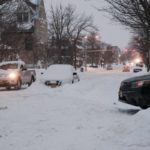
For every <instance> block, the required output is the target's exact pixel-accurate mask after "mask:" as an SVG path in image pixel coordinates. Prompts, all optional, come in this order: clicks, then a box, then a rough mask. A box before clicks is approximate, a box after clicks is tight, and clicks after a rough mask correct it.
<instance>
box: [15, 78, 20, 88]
mask: <svg viewBox="0 0 150 150" xmlns="http://www.w3.org/2000/svg"><path fill="white" fill-rule="evenodd" d="M15 89H16V90H20V89H21V80H18V81H17V84H16V86H15Z"/></svg>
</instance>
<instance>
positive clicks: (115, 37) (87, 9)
mask: <svg viewBox="0 0 150 150" xmlns="http://www.w3.org/2000/svg"><path fill="white" fill-rule="evenodd" d="M44 1H45V4H46V10H48V9H49V6H50V5H51V4H54V5H55V4H60V3H61V4H64V5H67V4H68V3H69V4H73V5H75V6H76V9H77V11H78V12H81V13H82V12H84V13H85V14H86V15H92V16H93V17H94V22H95V24H96V25H97V27H98V28H99V30H100V31H99V32H100V36H101V38H102V41H104V42H107V43H110V44H112V45H117V46H119V47H120V48H121V49H123V48H125V47H126V46H127V45H128V42H129V40H130V38H131V34H130V33H129V30H127V29H125V27H124V26H121V25H120V24H119V23H115V22H113V21H112V20H111V19H110V18H111V17H108V16H107V17H106V14H105V13H103V12H98V11H97V10H96V9H94V7H93V6H96V7H99V8H102V7H103V6H105V5H106V3H105V2H104V0H44Z"/></svg>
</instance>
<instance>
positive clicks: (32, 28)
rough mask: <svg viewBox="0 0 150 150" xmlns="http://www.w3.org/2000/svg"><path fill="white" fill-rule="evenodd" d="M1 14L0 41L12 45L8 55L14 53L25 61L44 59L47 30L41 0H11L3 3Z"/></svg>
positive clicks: (35, 61)
mask: <svg viewBox="0 0 150 150" xmlns="http://www.w3.org/2000/svg"><path fill="white" fill-rule="evenodd" d="M0 8H1V7H0ZM1 14H2V15H1V16H3V18H5V20H4V21H3V22H4V26H3V27H2V28H3V30H1V31H2V32H1V41H2V43H4V44H6V45H9V46H11V47H12V49H13V50H12V49H11V51H10V52H9V54H10V56H15V55H14V54H16V56H19V57H20V58H21V59H22V60H24V61H25V62H26V63H37V61H38V60H42V61H44V59H45V56H46V45H47V41H48V30H47V19H46V13H45V7H44V2H43V0H12V1H9V2H7V3H5V4H3V9H2V12H1ZM10 15H11V19H9V17H10ZM7 18H8V19H7ZM5 59H6V58H5ZM8 59H10V58H8ZM11 59H15V58H14V57H12V58H11Z"/></svg>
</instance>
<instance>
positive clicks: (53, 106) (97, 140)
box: [0, 69, 150, 150]
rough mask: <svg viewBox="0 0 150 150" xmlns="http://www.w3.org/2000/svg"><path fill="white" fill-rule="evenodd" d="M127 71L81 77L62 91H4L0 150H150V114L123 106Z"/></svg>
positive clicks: (42, 88)
mask: <svg viewBox="0 0 150 150" xmlns="http://www.w3.org/2000/svg"><path fill="white" fill-rule="evenodd" d="M131 76H133V73H122V72H121V71H113V70H112V71H99V70H98V69H95V70H94V69H93V70H90V71H89V72H86V73H85V72H84V73H80V78H81V81H80V82H79V83H75V84H72V85H71V84H66V85H64V86H62V87H58V88H49V87H46V86H45V85H44V84H43V83H42V82H41V80H40V77H39V78H38V79H37V81H36V83H34V84H33V85H32V86H31V87H29V88H26V87H23V88H22V89H21V90H19V91H17V90H10V91H7V90H5V89H1V91H0V149H3V150H19V149H20V150H49V149H53V150H106V149H108V150H120V149H121V150H127V149H128V150H141V149H142V150H149V148H150V143H149V139H150V135H149V130H150V127H149V124H150V119H149V115H148V114H149V109H147V110H141V109H140V108H138V107H133V106H130V105H127V104H122V103H119V102H118V90H119V85H120V82H121V81H122V80H123V79H125V78H127V77H131Z"/></svg>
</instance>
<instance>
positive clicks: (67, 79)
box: [43, 64, 80, 86]
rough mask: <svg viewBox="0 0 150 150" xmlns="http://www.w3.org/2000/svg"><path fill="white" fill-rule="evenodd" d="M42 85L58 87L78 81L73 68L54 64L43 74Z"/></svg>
mask: <svg viewBox="0 0 150 150" xmlns="http://www.w3.org/2000/svg"><path fill="white" fill-rule="evenodd" d="M43 79H44V83H45V85H47V86H60V85H63V84H65V83H71V84H72V83H75V82H78V81H80V79H79V76H78V74H77V72H76V71H75V69H74V67H73V66H72V65H69V64H54V65H51V66H49V67H48V68H47V70H46V72H45V73H44V74H43Z"/></svg>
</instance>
